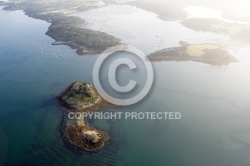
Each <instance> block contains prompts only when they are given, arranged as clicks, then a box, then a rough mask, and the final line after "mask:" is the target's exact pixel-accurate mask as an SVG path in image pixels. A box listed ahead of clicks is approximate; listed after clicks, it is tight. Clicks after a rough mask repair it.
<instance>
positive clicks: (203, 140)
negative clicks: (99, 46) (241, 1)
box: [0, 10, 250, 166]
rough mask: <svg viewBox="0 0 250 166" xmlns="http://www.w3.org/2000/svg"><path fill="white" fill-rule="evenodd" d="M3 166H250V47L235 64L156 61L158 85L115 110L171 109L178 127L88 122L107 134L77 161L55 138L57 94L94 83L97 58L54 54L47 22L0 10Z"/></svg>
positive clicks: (64, 51) (66, 51)
mask: <svg viewBox="0 0 250 166" xmlns="http://www.w3.org/2000/svg"><path fill="white" fill-rule="evenodd" d="M0 21H1V31H0V36H1V38H0V89H1V93H0V106H1V107H0V108H1V109H0V147H1V148H0V156H1V157H0V165H84V166H88V165H92V166H93V165H95V166H97V165H110V166H111V165H117V166H128V165H130V166H138V165H145V166H152V165H156V166H167V165H169V166H183V165H188V166H201V165H202V166H211V165H213V166H229V165H232V166H235V165H237V166H248V165H249V164H250V159H249V155H250V141H249V140H250V127H249V126H250V118H249V117H250V86H249V85H250V75H249V72H250V65H249V64H250V57H249V52H250V48H249V47H245V48H241V49H239V50H238V51H236V52H235V54H236V55H237V56H238V58H239V60H240V61H239V62H238V63H234V64H231V65H229V66H224V67H216V66H210V65H205V64H201V63H194V62H178V63H177V62H160V63H154V68H155V75H156V78H155V83H154V86H153V88H152V90H151V92H150V94H149V95H148V96H147V97H146V98H145V99H144V100H143V101H142V102H140V103H138V104H136V105H134V106H129V107H124V108H113V109H110V110H111V111H155V112H158V111H159V112H160V111H176V112H181V113H182V119H181V120H116V121H104V120H101V121H94V122H93V123H94V124H95V125H96V126H97V127H98V128H100V129H105V130H107V131H108V133H109V134H110V137H111V139H110V141H109V143H108V144H107V146H106V147H105V148H104V149H103V150H102V151H100V152H99V153H94V154H87V153H77V152H74V151H73V150H72V149H69V148H68V147H67V146H66V145H65V144H64V142H63V140H62V139H61V135H60V123H61V119H62V116H63V114H62V111H61V110H59V109H58V107H57V105H56V102H55V100H54V96H55V95H56V94H57V93H59V92H61V91H62V90H63V89H64V88H65V87H67V86H68V85H69V84H70V83H71V82H73V81H76V80H80V81H87V82H92V75H91V73H92V68H93V65H94V62H95V60H96V58H97V56H77V55H76V54H75V51H74V50H72V49H70V48H69V47H67V46H51V45H50V44H51V43H52V42H53V40H52V39H51V38H49V37H48V36H46V35H45V32H46V31H47V28H48V26H49V24H48V23H46V22H44V21H41V20H36V19H33V18H29V17H27V16H25V15H24V13H23V12H22V11H14V12H9V11H2V10H0Z"/></svg>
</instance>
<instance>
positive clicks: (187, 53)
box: [148, 42, 237, 66]
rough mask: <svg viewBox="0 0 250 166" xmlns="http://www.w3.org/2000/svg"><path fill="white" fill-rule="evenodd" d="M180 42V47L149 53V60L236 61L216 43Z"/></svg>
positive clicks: (224, 62) (212, 62)
mask: <svg viewBox="0 0 250 166" xmlns="http://www.w3.org/2000/svg"><path fill="white" fill-rule="evenodd" d="M180 44H181V46H180V47H174V48H167V49H163V50H160V51H156V52H154V53H152V54H150V55H149V56H148V57H149V60H150V61H195V62H202V63H206V64H211V65H218V66H222V65H228V64H230V63H233V62H237V60H236V58H234V57H233V56H232V55H230V54H229V53H228V51H226V50H225V49H223V47H222V46H220V45H218V44H212V43H203V44H188V43H184V42H181V43H180Z"/></svg>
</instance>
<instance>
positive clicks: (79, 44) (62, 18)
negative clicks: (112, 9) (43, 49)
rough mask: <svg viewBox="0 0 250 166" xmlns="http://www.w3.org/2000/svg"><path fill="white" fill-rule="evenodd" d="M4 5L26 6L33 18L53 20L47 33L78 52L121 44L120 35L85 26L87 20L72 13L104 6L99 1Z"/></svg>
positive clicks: (29, 0)
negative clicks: (116, 36) (117, 36)
mask: <svg viewBox="0 0 250 166" xmlns="http://www.w3.org/2000/svg"><path fill="white" fill-rule="evenodd" d="M4 5H5V7H4V8H3V9H4V10H23V11H24V12H25V14H26V15H28V16H30V17H32V18H37V19H41V20H44V21H47V22H49V23H51V25H50V26H49V28H48V31H47V32H46V35H48V36H50V37H51V38H53V39H54V40H55V41H56V43H57V44H64V45H68V46H70V47H71V48H73V49H76V50H77V51H76V52H77V54H79V55H92V54H94V55H95V54H100V53H102V52H103V51H104V50H106V49H107V48H108V47H112V46H115V45H119V44H120V39H117V38H115V37H114V36H111V35H109V34H107V33H104V32H99V31H94V30H90V29H86V28H85V25H86V22H85V21H84V20H82V19H81V18H79V17H74V16H70V14H72V13H74V12H77V11H86V10H89V9H92V8H98V7H102V6H103V5H102V4H100V3H99V1H95V0H94V1H78V0H71V1H67V0H62V1H47V0H24V1H22V0H10V1H9V2H6V3H4Z"/></svg>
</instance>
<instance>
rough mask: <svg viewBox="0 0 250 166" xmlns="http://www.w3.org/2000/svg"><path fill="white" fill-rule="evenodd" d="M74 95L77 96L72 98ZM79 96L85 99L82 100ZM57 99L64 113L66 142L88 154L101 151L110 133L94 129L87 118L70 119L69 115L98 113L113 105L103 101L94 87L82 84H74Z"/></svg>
mask: <svg viewBox="0 0 250 166" xmlns="http://www.w3.org/2000/svg"><path fill="white" fill-rule="evenodd" d="M72 93H74V94H75V95H74V96H71V95H72ZM68 96H70V97H68ZM79 96H84V97H83V98H80V97H79ZM90 98H91V99H92V98H93V100H90ZM56 99H57V100H58V102H59V105H60V106H61V107H62V108H63V109H62V110H63V111H64V117H63V119H62V126H61V134H62V138H63V140H64V142H65V143H66V144H67V145H69V146H70V147H72V148H76V149H80V150H84V151H88V152H96V151H98V150H101V149H102V148H103V147H104V146H105V144H106V142H107V141H108V140H109V135H108V133H107V132H105V131H100V130H97V129H96V128H94V127H92V126H91V125H89V124H88V122H87V120H86V119H85V118H82V119H76V118H74V119H69V117H68V114H69V113H70V112H78V113H83V112H91V111H97V110H99V109H101V108H109V107H112V104H110V103H108V102H106V101H105V100H104V99H102V98H101V97H100V96H99V95H98V93H97V92H96V90H95V88H94V87H93V85H91V84H88V83H82V82H74V83H72V84H71V85H70V86H69V87H68V88H67V89H66V90H65V91H64V92H62V93H61V94H59V95H58V96H56ZM76 99H77V100H76Z"/></svg>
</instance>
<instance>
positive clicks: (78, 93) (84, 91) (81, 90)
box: [58, 82, 98, 109]
mask: <svg viewBox="0 0 250 166" xmlns="http://www.w3.org/2000/svg"><path fill="white" fill-rule="evenodd" d="M94 93H95V92H94V90H93V89H92V88H91V85H90V84H87V83H82V82H76V83H73V84H72V85H71V86H70V87H69V88H68V89H67V90H66V91H65V92H64V93H62V94H61V95H59V97H58V98H59V99H60V101H61V102H62V103H63V105H66V106H68V107H69V108H73V109H83V108H84V107H87V106H90V105H93V104H95V102H96V101H97V100H98V96H97V95H96V94H94Z"/></svg>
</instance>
